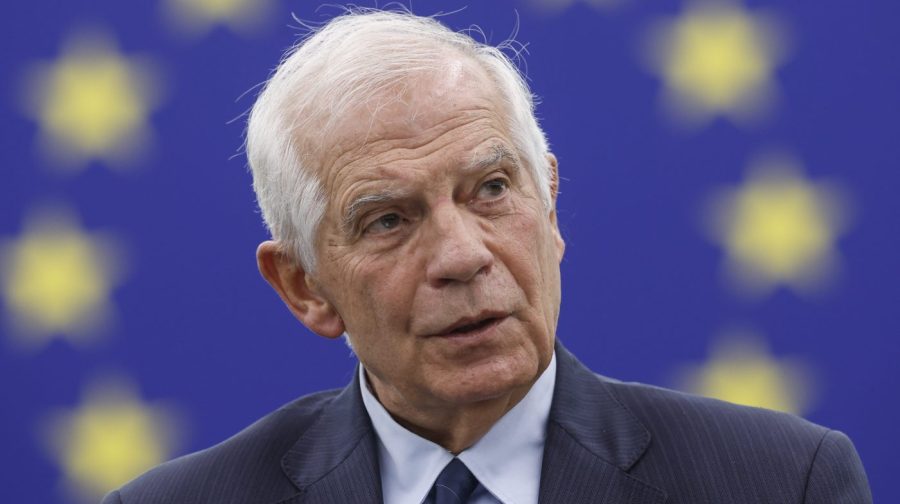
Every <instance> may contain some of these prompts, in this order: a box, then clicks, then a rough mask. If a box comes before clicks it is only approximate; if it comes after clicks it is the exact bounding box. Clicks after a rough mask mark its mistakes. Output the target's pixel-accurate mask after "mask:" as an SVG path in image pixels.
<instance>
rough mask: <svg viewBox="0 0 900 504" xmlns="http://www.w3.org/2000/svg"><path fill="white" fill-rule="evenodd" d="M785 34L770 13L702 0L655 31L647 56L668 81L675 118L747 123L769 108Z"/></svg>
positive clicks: (666, 91)
mask: <svg viewBox="0 0 900 504" xmlns="http://www.w3.org/2000/svg"><path fill="white" fill-rule="evenodd" d="M782 38H783V37H782V36H781V30H780V29H779V28H778V25H777V23H776V22H775V20H774V18H772V17H771V16H766V15H762V14H759V15H754V14H751V13H749V12H747V11H745V10H744V9H742V8H740V7H739V6H738V5H736V4H734V3H731V2H727V1H726V2H716V3H710V2H697V3H694V4H692V5H691V6H689V7H687V8H686V10H685V12H683V13H682V14H681V15H680V16H679V17H678V18H677V19H675V20H673V21H660V22H659V23H658V24H657V25H656V26H655V27H654V28H652V29H651V30H650V34H649V37H648V42H649V44H648V47H647V57H648V60H649V64H650V65H651V67H652V68H653V70H654V71H656V72H658V73H660V74H661V75H662V77H663V79H664V81H665V88H664V92H663V97H664V104H665V105H666V107H667V109H668V110H669V111H670V112H672V113H673V114H674V117H675V118H676V119H678V120H682V121H684V122H686V123H702V122H704V121H706V120H709V119H711V118H713V117H714V116H716V115H723V116H728V117H730V118H732V119H735V120H738V121H742V120H745V119H751V118H754V117H755V116H759V115H761V114H763V113H764V112H765V111H766V109H767V108H768V106H769V103H770V100H771V97H772V94H773V93H772V89H773V84H772V74H773V73H774V69H775V67H776V65H777V64H778V63H779V62H780V60H782V59H783V52H784V50H783V45H784V44H783V43H782V42H781V39H782Z"/></svg>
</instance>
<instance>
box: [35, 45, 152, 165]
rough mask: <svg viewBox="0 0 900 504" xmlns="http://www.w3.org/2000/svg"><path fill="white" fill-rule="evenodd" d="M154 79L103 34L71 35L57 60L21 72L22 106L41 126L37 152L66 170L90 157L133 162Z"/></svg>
mask: <svg viewBox="0 0 900 504" xmlns="http://www.w3.org/2000/svg"><path fill="white" fill-rule="evenodd" d="M154 81H155V75H154V73H153V72H152V71H151V70H150V68H149V65H148V64H147V63H144V62H140V61H138V60H128V59H125V58H123V57H122V55H120V54H119V53H118V51H117V50H116V47H115V43H114V42H113V41H112V40H111V39H110V38H109V37H108V36H106V35H103V34H100V33H99V32H83V33H79V34H76V35H74V36H72V37H71V38H70V39H69V40H68V41H67V42H66V43H65V44H64V45H63V48H62V50H61V55H60V58H59V59H58V60H57V61H55V62H53V63H37V64H35V65H33V66H32V67H31V69H30V71H29V72H28V73H27V74H26V108H27V110H28V112H29V113H30V114H31V115H32V116H33V117H34V118H35V119H36V120H37V121H38V123H39V125H40V129H41V132H40V137H39V143H40V145H41V150H42V152H43V153H44V154H46V155H47V156H48V157H50V158H51V159H52V160H53V161H54V162H55V164H57V165H59V166H61V167H66V168H68V169H70V170H73V169H78V168H82V167H83V166H84V165H85V164H86V163H87V162H89V161H94V160H99V161H105V162H107V163H108V164H109V165H110V166H113V167H116V166H122V165H125V164H127V163H128V162H130V161H133V160H134V159H135V158H136V157H137V155H138V153H139V152H140V150H141V149H142V148H144V146H145V143H146V140H147V138H148V137H149V132H148V126H147V116H148V115H149V113H150V110H151V109H152V108H153V107H155V105H156V102H157V101H158V99H157V94H158V89H157V88H158V85H157V84H158V83H157V82H154Z"/></svg>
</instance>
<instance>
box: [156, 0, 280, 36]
mask: <svg viewBox="0 0 900 504" xmlns="http://www.w3.org/2000/svg"><path fill="white" fill-rule="evenodd" d="M164 10H165V12H164V14H165V15H166V17H168V18H169V21H170V23H171V25H172V26H174V27H175V28H177V29H179V30H180V31H183V32H187V33H192V34H195V35H196V34H202V33H204V32H207V31H209V30H210V29H212V27H213V26H215V25H226V26H228V27H230V28H231V29H233V30H235V31H238V32H244V33H247V32H251V31H253V30H255V29H257V28H259V27H260V26H262V25H263V24H264V22H265V21H266V20H267V19H268V18H269V15H270V14H271V10H272V5H271V0H166V2H165V4H164Z"/></svg>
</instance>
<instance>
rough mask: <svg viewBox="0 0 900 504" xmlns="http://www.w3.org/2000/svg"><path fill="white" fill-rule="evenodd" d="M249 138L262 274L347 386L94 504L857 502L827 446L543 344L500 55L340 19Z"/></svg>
mask: <svg viewBox="0 0 900 504" xmlns="http://www.w3.org/2000/svg"><path fill="white" fill-rule="evenodd" d="M247 140H248V141H247V151H248V156H249V160H250V165H251V167H252V169H253V177H254V187H255V190H256V193H257V196H258V200H259V205H260V207H261V208H262V211H263V215H264V216H265V220H266V223H267V224H268V226H269V229H270V230H271V233H272V236H273V241H268V242H265V243H263V244H262V245H260V246H259V249H258V252H257V259H258V263H259V269H260V271H261V272H262V274H263V276H264V277H265V278H266V280H268V282H269V283H270V284H271V285H272V287H273V288H274V289H275V290H276V291H277V292H278V294H279V295H280V296H281V298H282V300H283V301H284V303H285V304H286V305H287V307H288V309H290V310H291V312H293V314H294V315H295V316H296V317H297V318H298V319H299V320H300V321H301V322H302V323H303V324H304V325H306V327H308V328H309V329H310V330H312V331H314V332H315V333H317V334H320V335H322V336H324V337H326V338H339V337H341V336H342V335H343V336H345V337H346V338H347V339H348V342H349V343H350V344H351V345H352V348H353V350H354V352H355V353H356V355H357V356H358V357H359V361H360V366H359V369H358V373H357V374H356V376H355V378H354V380H353V381H352V383H350V385H348V386H347V387H346V388H345V389H343V390H341V391H330V392H322V393H318V394H313V395H310V396H306V397H303V398H300V399H298V400H296V401H294V402H292V403H290V404H288V405H286V406H284V407H283V408H281V409H279V410H278V411H276V412H274V413H272V414H270V415H268V416H266V417H265V418H263V419H262V420H260V421H258V422H257V423H255V424H254V425H252V426H251V427H249V428H247V429H246V430H244V431H243V432H241V433H240V434H237V435H236V436H234V437H233V438H231V439H229V440H227V441H225V442H223V443H221V444H219V445H217V446H215V447H212V448H210V449H208V450H204V451H202V452H199V453H195V454H192V455H188V456H186V457H182V458H180V459H177V460H174V461H172V462H169V463H167V464H164V465H162V466H160V467H158V468H156V469H154V470H152V471H150V472H149V473H147V474H145V475H144V476H141V477H140V478H138V479H137V480H135V481H133V482H131V483H129V484H128V485H126V486H124V487H123V488H121V489H120V490H117V491H115V492H113V493H111V494H110V495H109V496H108V497H107V500H106V502H109V503H114V502H124V503H149V502H192V503H193V502H209V503H231V502H234V503H238V502H240V503H247V502H253V503H256V502H258V503H276V502H279V503H287V502H292V503H301V502H302V503H325V502H336V503H343V502H360V503H362V502H381V501H384V502H388V503H420V502H428V503H450V502H453V503H456V502H475V503H497V502H503V503H517V504H527V503H536V502H547V503H551V502H552V503H555V502H561V503H573V502H603V503H662V502H668V503H691V504H694V503H701V502H709V503H751V502H752V503H760V502H767V503H768V502H771V503H794V502H796V503H826V502H834V503H838V502H840V503H866V502H870V501H871V496H870V495H869V490H868V486H867V483H866V477H865V474H864V472H863V469H862V465H861V463H860V460H859V458H858V456H857V455H856V452H855V451H854V449H853V446H852V444H851V443H850V441H849V440H848V439H847V437H846V436H844V435H843V434H841V433H839V432H836V431H830V430H828V429H825V428H823V427H819V426H816V425H813V424H810V423H808V422H806V421H804V420H802V419H799V418H796V417H793V416H789V415H785V414H780V413H775V412H771V411H765V410H759V409H752V408H744V407H739V406H734V405H729V404H726V403H722V402H718V401H713V400H709V399H702V398H699V397H693V396H689V395H684V394H680V393H676V392H673V391H668V390H664V389H659V388H655V387H650V386H646V385H640V384H629V383H621V382H617V381H614V380H611V379H607V378H603V377H600V376H597V375H594V374H593V373H591V372H590V371H589V370H587V369H586V368H584V367H583V366H582V365H581V364H580V363H579V362H578V361H577V360H576V359H575V357H573V356H572V355H571V354H569V353H568V352H567V351H566V350H565V349H564V348H563V347H562V346H561V345H560V344H559V342H558V341H557V340H556V325H557V317H558V314H559V306H560V271H559V263H560V260H561V259H562V257H563V252H564V249H565V246H564V243H563V239H562V237H561V236H560V233H559V229H558V228H557V223H556V212H555V203H556V194H557V185H558V176H557V163H556V159H555V158H554V157H553V154H551V153H550V152H549V151H548V149H547V143H546V140H545V138H544V135H543V133H542V131H541V129H540V128H539V126H538V124H537V122H536V120H535V118H534V115H533V103H532V99H531V95H530V92H529V90H528V88H527V86H526V85H525V83H524V81H523V79H522V78H521V76H520V75H519V74H518V72H517V70H516V68H515V67H514V66H513V65H512V64H511V63H510V62H509V60H507V59H506V57H504V56H503V54H502V53H501V52H500V51H498V50H497V49H496V48H493V47H489V46H485V45H482V44H479V43H477V42H475V41H474V40H472V39H471V38H470V37H468V36H467V35H463V34H459V33H454V32H452V31H450V30H448V29H447V28H445V27H444V26H442V25H441V24H439V23H438V22H436V21H435V20H433V19H429V18H420V17H416V16H413V15H411V14H407V13H392V12H376V11H357V12H350V13H348V14H346V15H344V16H340V17H338V18H336V19H334V20H332V21H331V22H330V23H328V24H327V25H326V26H324V27H323V28H322V29H320V30H318V31H317V32H316V33H314V34H313V35H312V36H310V37H308V38H307V39H306V40H305V41H304V42H303V43H301V44H300V45H299V46H298V47H297V48H296V49H295V50H294V51H293V52H292V53H291V54H290V55H289V56H288V57H287V58H286V59H285V60H284V61H283V63H282V64H281V65H280V67H279V68H278V70H277V72H276V73H275V75H274V76H273V77H272V79H271V80H270V81H269V83H268V85H267V86H266V88H265V90H264V91H263V92H262V93H261V95H260V96H259V99H258V101H257V102H256V104H255V106H254V107H253V111H252V113H251V115H250V120H249V127H248V138H247Z"/></svg>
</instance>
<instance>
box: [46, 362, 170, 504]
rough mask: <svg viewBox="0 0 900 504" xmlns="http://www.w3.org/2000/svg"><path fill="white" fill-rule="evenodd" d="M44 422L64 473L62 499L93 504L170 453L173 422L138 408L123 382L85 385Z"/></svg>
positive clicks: (165, 413)
mask: <svg viewBox="0 0 900 504" xmlns="http://www.w3.org/2000/svg"><path fill="white" fill-rule="evenodd" d="M49 415H50V416H49V417H48V419H47V430H48V432H47V439H48V440H49V441H50V450H51V453H52V456H53V458H54V459H56V461H57V463H58V464H59V466H60V467H61V468H62V471H63V473H64V478H65V481H64V487H63V488H65V492H66V494H67V495H68V496H69V497H71V498H72V500H75V501H79V500H80V501H83V502H96V501H98V500H100V499H101V498H102V497H103V495H104V494H106V492H108V491H109V489H111V488H116V487H118V486H121V485H123V484H125V483H127V482H128V481H129V480H130V479H132V478H134V477H135V476H137V475H139V474H141V473H142V472H144V471H146V470H147V469H149V468H151V467H153V466H155V465H157V464H160V463H162V462H165V461H166V460H168V459H169V458H170V457H171V456H172V454H173V453H174V446H175V443H176V439H177V436H178V434H177V428H178V427H177V420H176V418H177V416H176V414H175V413H173V412H172V411H169V410H168V409H167V408H166V407H165V406H154V405H149V404H146V403H144V402H143V401H142V400H141V398H140V397H139V395H138V394H137V392H136V391H135V390H134V386H133V385H131V384H130V383H128V381H127V380H122V379H121V378H118V379H105V380H102V381H98V382H96V383H91V384H90V385H89V386H88V389H87V390H86V391H85V392H84V397H83V399H82V401H81V403H80V404H79V405H78V406H77V407H76V408H75V409H73V410H69V411H66V410H63V411H56V412H52V413H50V414H49Z"/></svg>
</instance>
